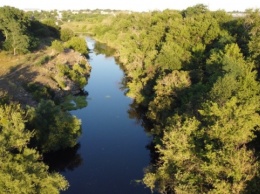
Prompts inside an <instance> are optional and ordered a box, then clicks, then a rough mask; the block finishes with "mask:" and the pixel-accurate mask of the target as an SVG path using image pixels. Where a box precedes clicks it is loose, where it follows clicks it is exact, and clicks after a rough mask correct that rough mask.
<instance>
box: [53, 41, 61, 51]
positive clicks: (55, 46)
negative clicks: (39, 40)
mask: <svg viewBox="0 0 260 194" xmlns="http://www.w3.org/2000/svg"><path fill="white" fill-rule="evenodd" d="M51 48H53V49H54V50H56V51H58V52H63V51H64V46H63V44H62V42H61V41H58V40H54V41H52V42H51Z"/></svg>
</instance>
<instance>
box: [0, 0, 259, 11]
mask: <svg viewBox="0 0 260 194" xmlns="http://www.w3.org/2000/svg"><path fill="white" fill-rule="evenodd" d="M200 3H202V4H205V5H207V6H208V7H209V9H210V10H218V9H224V10H226V11H234V10H238V11H244V10H245V9H248V8H253V9H255V8H258V9H259V8H260V0H0V6H4V5H9V6H13V7H17V8H19V9H43V10H51V9H58V10H64V9H65V10H68V9H71V10H76V9H97V8H99V9H122V10H134V11H149V10H163V9H178V10H183V9H186V8H187V7H189V6H193V5H196V4H200Z"/></svg>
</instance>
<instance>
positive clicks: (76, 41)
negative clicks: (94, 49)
mask: <svg viewBox="0 0 260 194" xmlns="http://www.w3.org/2000/svg"><path fill="white" fill-rule="evenodd" d="M67 44H68V47H69V48H72V49H74V50H75V51H78V52H80V53H81V54H83V55H86V54H88V49H87V45H86V41H85V39H84V38H80V37H72V38H71V39H70V40H69V41H68V42H67Z"/></svg>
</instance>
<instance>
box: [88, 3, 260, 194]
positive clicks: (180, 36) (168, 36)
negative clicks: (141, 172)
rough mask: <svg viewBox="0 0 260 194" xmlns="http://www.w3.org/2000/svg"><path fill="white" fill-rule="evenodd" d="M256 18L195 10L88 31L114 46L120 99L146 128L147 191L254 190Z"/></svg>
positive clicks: (258, 103) (142, 16)
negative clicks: (151, 150) (149, 156)
mask: <svg viewBox="0 0 260 194" xmlns="http://www.w3.org/2000/svg"><path fill="white" fill-rule="evenodd" d="M259 21H260V14H259V11H258V10H248V11H247V13H246V15H245V16H244V17H240V18H234V17H232V15H230V14H228V13H226V12H224V11H215V12H210V11H209V10H208V9H207V7H206V6H204V5H197V6H194V7H189V8H187V9H186V10H183V11H171V10H166V11H163V12H156V11H155V12H150V13H133V14H118V15H117V16H116V17H115V16H110V17H106V18H105V19H103V20H102V21H101V22H100V23H97V24H96V25H95V28H93V30H92V34H93V35H94V36H95V37H96V38H97V39H98V40H99V41H101V42H104V43H107V44H108V45H109V46H111V47H113V48H115V49H116V50H117V51H116V56H117V57H118V59H119V61H120V62H121V63H122V66H123V68H124V70H125V73H126V76H127V77H126V80H125V81H126V85H127V88H128V91H127V95H129V96H130V97H132V98H134V100H135V101H136V103H138V104H139V106H142V107H144V108H145V109H146V110H147V111H146V114H145V117H146V119H148V120H150V121H151V122H152V123H153V128H152V129H151V133H152V134H153V135H154V143H155V144H156V150H157V152H158V154H159V158H158V159H157V162H156V163H155V164H151V166H150V167H148V168H147V170H146V172H145V176H144V178H143V182H144V184H145V185H146V186H148V187H149V188H150V189H151V190H156V191H158V192H159V193H256V192H259V188H258V187H257V185H258V184H259V172H260V171H259V161H258V160H257V158H256V154H257V152H258V151H259V150H255V149H254V148H256V147H257V144H259V142H257V143H256V141H255V139H256V138H257V134H258V133H257V131H259V125H260V117H259V110H260V99H259V98H260V86H259V81H258V77H259V76H258V75H259V56H260V55H259V49H258V46H257V45H259V27H260V23H259ZM88 22H90V24H91V25H94V22H92V21H90V20H88ZM252 142H254V143H252ZM249 145H250V146H249Z"/></svg>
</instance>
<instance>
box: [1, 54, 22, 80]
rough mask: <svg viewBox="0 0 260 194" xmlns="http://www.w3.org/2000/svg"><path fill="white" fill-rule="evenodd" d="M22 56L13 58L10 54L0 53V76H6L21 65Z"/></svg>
mask: <svg viewBox="0 0 260 194" xmlns="http://www.w3.org/2000/svg"><path fill="white" fill-rule="evenodd" d="M23 60H24V56H13V55H11V54H10V53H7V52H4V51H1V52H0V76H2V75H5V74H7V73H8V72H9V71H10V70H11V69H12V68H14V67H16V66H18V65H19V64H21V61H23Z"/></svg>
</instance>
